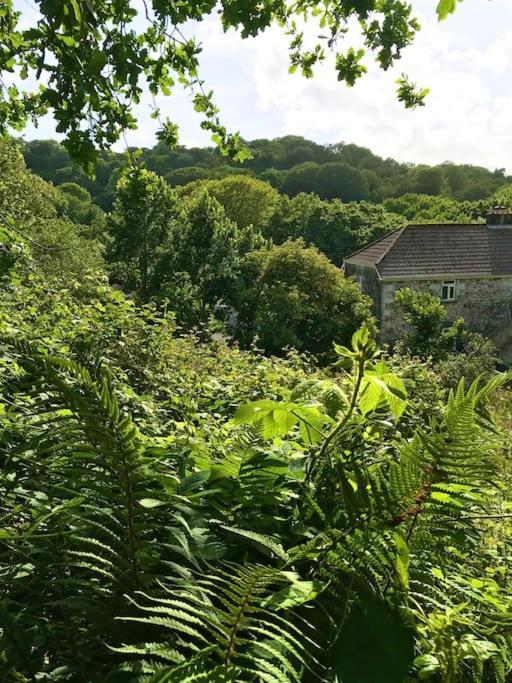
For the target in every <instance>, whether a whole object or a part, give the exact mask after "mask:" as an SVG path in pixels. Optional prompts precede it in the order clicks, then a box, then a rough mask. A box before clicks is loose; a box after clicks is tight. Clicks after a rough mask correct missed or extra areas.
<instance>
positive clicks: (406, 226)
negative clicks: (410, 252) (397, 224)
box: [375, 225, 410, 272]
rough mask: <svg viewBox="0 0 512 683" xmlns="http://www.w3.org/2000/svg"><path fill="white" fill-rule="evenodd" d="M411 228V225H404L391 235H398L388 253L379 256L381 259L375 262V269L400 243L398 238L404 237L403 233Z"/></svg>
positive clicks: (387, 250)
mask: <svg viewBox="0 0 512 683" xmlns="http://www.w3.org/2000/svg"><path fill="white" fill-rule="evenodd" d="M409 227H410V225H403V226H402V227H401V228H398V230H395V231H394V232H392V233H390V236H391V235H393V234H395V233H396V237H395V239H394V240H393V241H392V242H391V244H390V245H389V247H388V248H387V249H386V251H385V252H384V253H383V254H382V256H379V258H378V259H377V260H376V261H375V268H377V266H378V265H379V263H380V262H381V261H382V260H383V259H384V258H385V257H386V256H388V255H389V252H390V251H391V250H392V249H393V247H394V246H395V244H396V243H397V242H398V238H399V237H401V236H402V233H403V232H404V231H405V230H407V228H409ZM378 270H379V269H378V268H377V272H378Z"/></svg>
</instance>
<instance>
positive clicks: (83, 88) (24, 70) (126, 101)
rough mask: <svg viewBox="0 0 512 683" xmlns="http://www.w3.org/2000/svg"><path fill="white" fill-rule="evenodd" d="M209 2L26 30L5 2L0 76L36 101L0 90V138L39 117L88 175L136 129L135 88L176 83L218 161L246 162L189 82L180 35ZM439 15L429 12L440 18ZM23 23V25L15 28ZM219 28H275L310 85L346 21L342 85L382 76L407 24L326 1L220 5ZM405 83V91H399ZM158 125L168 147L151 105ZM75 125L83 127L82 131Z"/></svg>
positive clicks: (86, 7)
mask: <svg viewBox="0 0 512 683" xmlns="http://www.w3.org/2000/svg"><path fill="white" fill-rule="evenodd" d="M214 6H215V4H214V3H213V2H212V1H211V0H205V2H202V3H199V4H197V3H193V2H182V3H181V4H180V5H179V7H177V8H176V7H174V6H169V5H167V4H165V3H164V2H162V1H161V0H153V1H152V2H151V3H150V2H148V3H144V6H143V7H140V6H138V5H137V3H135V2H133V1H132V0H121V1H120V2H118V3H115V4H114V5H110V4H108V3H107V4H99V5H93V4H92V3H91V2H89V1H88V0H71V1H70V2H69V3H65V4H58V3H57V4H55V3H51V2H50V3H41V5H40V7H39V12H40V15H41V16H40V18H38V20H37V22H36V20H35V18H33V17H32V16H31V15H28V20H27V17H24V16H23V12H21V11H15V10H14V9H13V6H12V2H11V0H9V2H7V4H5V3H4V7H3V9H2V14H1V15H0V42H1V43H2V45H3V46H4V49H3V51H2V55H1V59H0V71H1V72H2V73H20V75H21V79H22V81H23V80H26V79H27V78H29V77H35V78H36V79H37V80H38V81H39V82H40V83H42V84H43V85H41V87H40V88H39V90H38V91H36V92H32V91H31V90H30V89H27V88H24V87H22V86H21V85H20V87H18V86H14V85H10V86H9V85H8V84H2V89H1V91H0V98H1V99H0V133H5V132H6V131H7V129H8V128H14V129H20V128H23V127H24V125H25V124H26V122H27V120H29V119H33V120H37V118H39V117H40V116H42V115H44V114H46V113H48V112H51V113H52V114H53V117H54V118H55V120H56V121H57V125H58V130H59V131H60V132H61V133H64V134H65V140H64V144H65V147H66V149H67V150H68V152H69V154H70V155H71V157H73V158H74V159H77V160H79V161H80V163H81V164H82V166H83V167H84V168H85V169H86V171H87V172H88V174H89V175H93V173H94V169H95V167H96V165H97V162H98V158H99V155H98V150H100V149H105V148H108V147H110V146H111V145H112V144H113V143H115V142H116V141H117V140H119V138H120V136H121V135H122V133H123V131H125V130H127V129H133V128H136V126H137V121H136V118H135V116H134V114H133V104H134V103H135V104H136V103H138V102H139V101H140V99H141V95H142V90H143V84H147V87H148V88H149V91H150V93H151V94H152V95H153V96H155V97H156V96H157V95H163V96H169V95H171V94H172V93H173V91H174V88H175V85H176V84H177V83H180V84H182V85H185V86H188V87H189V88H190V90H191V93H192V94H191V99H192V103H193V107H194V109H195V111H196V112H198V113H199V114H200V115H201V118H202V121H201V127H202V128H203V129H205V130H207V131H209V132H210V134H211V139H212V141H213V142H214V143H215V144H216V145H217V146H218V148H219V150H220V152H221V154H223V155H225V156H228V155H229V156H231V157H232V158H233V159H236V160H238V161H244V160H245V159H247V158H249V157H250V153H249V151H248V149H247V147H246V146H245V145H244V143H243V141H242V140H241V138H240V136H239V134H238V133H234V134H229V133H228V132H227V130H226V128H225V127H224V126H223V125H222V122H221V119H220V117H219V110H218V108H217V107H216V106H215V104H214V101H213V93H212V92H210V91H208V90H207V89H206V88H205V87H204V83H203V80H202V79H201V77H200V74H199V56H200V54H201V49H202V46H201V45H200V44H199V43H198V42H197V41H196V40H195V39H194V38H192V37H190V38H189V37H187V36H186V35H185V34H186V33H187V27H188V25H189V23H190V22H193V21H198V20H201V19H203V18H205V17H207V16H208V15H210V14H211V12H212V10H213V9H214ZM447 11H450V8H448V9H446V8H444V7H443V6H441V8H440V10H439V12H440V16H444V14H446V12H447ZM24 20H25V21H24ZM219 20H220V21H221V23H222V26H223V28H224V30H228V29H230V28H233V29H235V30H237V31H238V32H239V33H240V34H241V36H242V37H243V38H248V37H255V36H257V35H259V34H261V33H263V32H265V31H266V30H267V29H268V28H269V27H270V26H272V25H274V24H278V25H280V26H285V27H286V33H287V35H288V36H289V39H290V46H289V51H290V64H291V70H292V71H293V70H296V69H297V68H298V69H300V70H301V72H302V73H303V75H304V76H306V77H310V76H312V75H313V72H314V69H315V67H316V66H317V65H318V64H319V63H321V62H323V61H324V60H325V59H326V56H327V52H328V51H330V48H331V46H332V45H333V44H334V43H335V42H338V41H339V40H340V38H341V37H343V35H344V33H345V32H346V28H347V26H348V25H349V24H350V22H351V21H354V20H355V21H358V22H359V23H360V25H361V27H362V32H361V47H358V49H357V50H353V49H351V50H349V51H348V52H347V54H345V55H342V54H341V53H338V54H337V55H336V56H335V57H334V60H335V64H336V66H335V68H336V71H337V74H338V79H339V80H343V81H345V82H347V83H348V84H349V85H353V83H354V81H355V79H356V78H358V77H359V76H361V75H362V74H363V73H364V70H365V67H363V66H362V65H361V64H360V60H361V58H362V57H363V55H364V54H365V53H368V54H370V55H372V56H373V57H374V58H375V60H376V61H377V63H378V65H379V66H380V67H381V68H382V69H388V68H389V67H390V66H391V65H392V64H394V62H395V61H396V60H398V59H399V58H400V56H401V51H402V49H403V48H405V47H406V46H407V45H409V44H410V43H411V42H412V41H413V39H414V36H415V34H416V33H417V31H418V30H419V28H420V27H419V24H418V22H417V20H416V19H415V18H414V17H413V16H412V8H411V7H410V5H409V4H407V3H406V2H402V0H395V2H386V3H382V2H380V1H379V0H368V1H367V2H366V3H365V4H364V5H362V6H359V5H357V4H354V3H353V2H352V1H348V0H343V2H341V3H332V2H327V3H325V4H324V5H323V6H322V7H319V6H318V4H317V3H316V2H313V1H312V0H305V1H303V2H301V3H300V4H298V5H297V4H295V3H291V2H287V1H286V0H276V1H275V2H273V3H271V4H269V5H267V4H264V5H262V6H257V7H252V6H251V7H249V6H245V5H243V3H239V2H234V3H223V4H222V5H221V6H220V8H219ZM303 21H315V22H316V23H317V24H318V26H319V28H321V31H322V33H321V34H320V35H319V36H318V39H317V44H316V45H313V46H312V47H310V46H306V45H305V44H304V40H303V33H302V31H301V29H300V25H301V22H303ZM404 83H405V82H404ZM423 97H424V93H423V92H422V93H420V94H417V93H414V92H413V91H412V89H411V88H409V87H405V85H404V86H402V88H401V90H400V92H399V99H401V100H402V101H403V102H404V103H405V104H406V106H409V107H412V106H415V105H417V104H421V103H422V99H423ZM153 116H154V118H156V119H158V120H159V122H160V130H159V132H158V135H157V137H158V139H159V141H160V142H161V143H162V144H168V145H170V146H171V147H174V146H176V144H177V142H178V129H177V126H176V124H175V123H174V122H173V121H171V120H169V119H168V118H165V120H161V118H160V111H159V109H158V108H156V107H155V111H154V112H153ZM83 124H86V125H83Z"/></svg>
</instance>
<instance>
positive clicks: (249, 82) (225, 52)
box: [27, 0, 512, 172]
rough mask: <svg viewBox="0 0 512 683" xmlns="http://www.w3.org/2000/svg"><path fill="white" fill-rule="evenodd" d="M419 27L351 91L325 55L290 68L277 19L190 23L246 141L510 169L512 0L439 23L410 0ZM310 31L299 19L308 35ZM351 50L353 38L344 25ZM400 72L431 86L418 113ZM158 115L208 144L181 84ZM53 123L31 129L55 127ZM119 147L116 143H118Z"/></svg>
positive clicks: (423, 0) (161, 102)
mask: <svg viewBox="0 0 512 683" xmlns="http://www.w3.org/2000/svg"><path fill="white" fill-rule="evenodd" d="M413 4H414V8H415V10H416V11H417V12H418V13H419V15H420V20H421V23H422V31H421V32H420V34H418V36H417V38H416V41H415V43H414V45H413V46H412V47H410V48H408V49H407V50H405V51H404V53H403V58H402V59H401V60H400V62H398V63H397V67H396V69H392V70H390V71H389V72H382V71H381V70H380V69H379V68H378V67H377V66H376V65H375V64H373V63H372V62H371V60H367V66H368V69H369V72H368V74H367V75H366V76H365V77H363V78H362V79H361V80H360V81H359V82H358V83H357V85H356V86H355V87H354V88H347V87H346V86H345V85H343V84H340V83H338V81H337V79H336V75H335V72H334V69H333V65H332V61H329V62H328V63H326V64H325V65H324V66H321V67H320V68H319V69H318V71H317V73H316V75H315V78H314V79H310V80H307V79H304V78H303V77H301V76H300V75H298V74H295V75H290V74H289V73H288V51H287V38H286V36H284V35H283V32H282V31H281V30H280V29H279V28H272V29H270V30H269V31H267V32H266V33H265V34H263V35H262V36H259V37H258V38H256V39H247V40H242V39H241V38H240V37H239V35H237V34H236V33H235V32H234V31H229V32H228V33H224V31H223V30H222V27H221V25H220V22H219V21H218V19H217V17H216V16H215V15H212V16H211V17H209V18H207V19H206V20H205V21H203V22H201V23H199V24H195V25H190V26H187V27H186V32H187V33H188V34H189V35H190V34H194V35H195V36H196V37H197V38H198V40H199V41H200V42H202V44H203V54H202V57H201V60H200V63H201V73H202V76H203V78H204V80H205V81H206V84H207V87H208V88H211V89H213V90H214V91H215V99H216V101H217V103H218V104H219V106H220V108H221V112H222V118H223V121H224V123H225V125H226V126H227V127H228V128H229V129H231V130H240V131H241V133H242V135H243V136H244V137H246V138H249V139H250V138H254V137H275V136H279V135H287V134H296V135H303V136H304V137H307V138H310V139H313V140H317V141H319V142H323V143H328V142H338V141H345V142H355V143H357V144H359V145H364V146H366V147H369V148H371V149H372V150H373V151H375V152H376V153H378V154H380V155H382V156H385V157H388V156H389V157H393V158H396V159H398V160H401V161H412V162H425V163H441V162H443V161H446V160H452V161H455V162H458V163H471V164H478V165H482V166H487V167H490V168H495V167H505V168H508V169H509V170H510V171H511V172H512V164H511V163H510V162H509V157H510V156H511V154H512V129H511V127H510V111H511V108H512V95H509V94H508V88H507V87H506V81H505V79H506V77H507V75H508V73H509V72H510V69H511V67H512V28H508V27H509V26H512V6H511V5H512V3H510V0H493V2H492V3H487V2H485V3H484V2H483V1H481V2H480V3H477V2H470V1H469V0H467V2H465V3H462V5H461V6H460V7H459V9H458V10H457V12H456V14H455V15H454V16H452V17H450V18H449V19H448V20H447V21H445V22H443V23H442V24H439V23H438V22H437V20H436V18H435V13H434V6H435V3H434V2H433V0H414V2H413ZM316 32H317V28H316V27H315V26H314V25H311V24H310V25H308V26H307V27H306V33H307V34H308V35H309V37H310V38H311V39H313V38H314V37H315V34H316ZM346 45H347V47H348V46H349V45H357V35H356V33H355V32H353V31H351V32H349V34H348V36H347V39H346ZM403 71H405V72H406V73H408V74H409V75H410V77H411V78H412V80H413V81H415V82H417V83H418V84H419V85H421V86H428V87H430V88H431V93H430V95H429V97H428V101H427V105H426V107H424V108H421V109H417V110H415V111H408V110H405V109H404V108H403V105H401V104H400V103H399V102H398V101H397V99H396V83H395V80H396V78H397V77H398V76H399V75H400V73H402V72H403ZM157 104H158V106H159V107H160V108H161V110H162V115H163V116H170V117H171V118H172V119H174V120H176V121H177V122H178V123H179V124H180V128H181V132H182V142H184V143H185V144H188V145H204V144H208V143H209V137H208V134H207V133H205V132H204V131H202V130H201V129H200V125H199V124H200V119H199V117H198V115H197V114H195V113H194V112H193V110H192V107H191V104H190V99H189V96H188V95H187V93H185V92H183V91H177V93H176V94H175V95H174V96H173V97H171V98H163V97H162V98H158V99H157ZM151 105H152V101H151V99H150V98H149V97H146V98H144V100H143V102H142V105H140V106H138V107H137V108H136V114H137V116H138V118H139V123H140V126H139V130H138V131H135V132H130V133H129V134H128V135H127V139H128V142H129V144H130V145H143V146H151V145H152V144H154V139H155V138H154V134H155V130H156V123H155V122H154V121H153V120H152V119H151V118H150V116H149V114H150V108H151ZM51 128H52V126H51V120H48V119H46V120H45V121H44V123H43V126H42V129H41V131H37V130H29V131H28V134H27V137H38V136H41V133H42V132H43V131H44V134H45V135H49V134H51ZM118 148H120V149H121V148H122V144H120V145H119V146H118Z"/></svg>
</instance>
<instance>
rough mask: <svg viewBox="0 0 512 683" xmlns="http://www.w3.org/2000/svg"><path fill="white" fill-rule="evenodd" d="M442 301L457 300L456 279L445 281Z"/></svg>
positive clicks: (442, 289)
mask: <svg viewBox="0 0 512 683" xmlns="http://www.w3.org/2000/svg"><path fill="white" fill-rule="evenodd" d="M441 301H455V281H454V280H448V281H447V282H443V286H442V288H441Z"/></svg>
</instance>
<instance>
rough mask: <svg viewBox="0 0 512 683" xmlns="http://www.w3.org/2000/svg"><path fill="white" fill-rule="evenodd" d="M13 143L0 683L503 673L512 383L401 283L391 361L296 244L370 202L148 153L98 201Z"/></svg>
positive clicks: (2, 418) (364, 312) (458, 678)
mask: <svg viewBox="0 0 512 683" xmlns="http://www.w3.org/2000/svg"><path fill="white" fill-rule="evenodd" d="M0 149H1V155H2V157H1V158H2V159H3V162H2V163H3V167H2V168H3V174H2V183H4V187H6V188H8V191H7V192H4V193H2V198H3V202H4V204H3V205H2V216H3V224H2V233H1V237H2V252H1V253H2V258H1V260H0V267H1V283H0V338H1V360H0V382H1V387H2V390H1V393H2V402H1V404H0V406H1V408H0V423H1V431H0V433H1V450H0V457H1V463H2V467H1V470H0V488H1V493H2V504H1V512H2V520H3V524H2V530H1V532H0V557H1V564H0V566H1V572H2V588H1V589H0V671H1V677H2V678H3V679H4V680H6V681H11V680H12V681H27V683H28V681H33V680H45V679H47V680H52V681H58V680H62V681H84V683H85V682H86V681H91V680H105V681H109V680H112V681H114V680H126V681H154V682H155V683H156V681H163V680H166V681H180V682H183V681H187V680H190V681H192V680H197V681H201V680H204V681H215V680H219V681H221V680H222V681H233V682H234V681H237V682H238V681H251V683H257V682H260V681H271V682H272V683H273V682H274V681H279V682H282V683H287V682H292V681H303V682H305V683H306V682H308V681H315V680H325V681H331V682H332V683H335V681H339V680H343V681H354V683H364V682H365V681H368V682H370V681H375V680H382V681H384V683H385V681H388V680H389V681H390V683H397V682H398V681H404V682H405V681H415V680H431V681H433V683H437V682H438V681H439V682H441V683H445V682H449V683H453V682H462V681H478V680H484V681H492V680H497V681H506V680H507V677H508V676H509V675H510V673H511V672H512V661H511V659H510V651H511V646H512V643H511V642H510V623H509V622H510V620H509V618H508V614H509V612H510V603H511V600H512V586H511V584H510V578H509V575H510V571H509V560H508V557H509V555H510V547H509V538H510V524H509V512H508V510H509V509H510V505H511V504H512V503H511V501H510V496H509V493H508V492H509V490H510V487H509V486H508V485H507V484H506V482H507V481H508V480H509V478H510V476H511V475H510V464H509V461H508V455H507V454H508V451H507V450H506V447H505V441H504V435H502V430H503V429H508V423H507V422H506V420H504V418H503V410H504V409H503V405H502V403H500V401H501V402H503V401H509V397H508V390H507V389H504V388H502V387H504V385H505V384H506V382H507V379H508V378H507V375H501V374H498V373H496V372H495V370H494V367H493V356H492V349H491V348H490V347H488V346H485V347H483V348H484V350H485V353H480V355H479V349H481V348H482V339H481V338H477V337H476V336H474V335H473V333H470V332H468V331H465V330H464V329H463V328H462V327H461V326H457V336H456V339H455V337H453V339H454V340H455V342H456V344H458V345H459V346H460V347H464V348H463V349H462V352H460V351H459V352H457V353H456V352H455V351H454V350H453V348H454V347H453V345H452V346H449V345H448V344H445V345H439V340H440V338H444V337H443V334H445V333H442V332H441V333H440V329H441V328H442V325H443V318H444V313H443V312H444V309H443V308H442V307H439V304H438V303H437V302H436V301H435V300H434V299H430V298H428V300H427V299H425V297H423V296H421V295H419V294H414V293H412V292H409V293H407V292H402V294H401V297H402V299H403V301H402V306H403V307H404V310H405V312H406V316H408V317H407V320H408V322H409V324H410V325H411V329H412V332H413V335H412V336H410V337H408V338H407V339H406V340H405V342H404V343H405V344H407V349H405V348H404V347H402V349H399V348H398V349H397V350H395V352H394V354H393V355H389V356H385V355H383V354H382V353H380V352H379V350H378V348H377V346H376V344H375V342H374V330H373V325H374V323H373V319H372V317H371V313H370V307H369V301H368V300H367V299H366V297H364V296H363V295H362V294H361V293H360V291H359V289H358V287H357V285H356V283H355V282H353V281H352V280H349V279H345V278H344V276H343V275H342V273H341V271H340V270H339V269H338V268H337V267H335V266H334V265H333V264H332V263H330V261H329V260H328V258H327V257H326V256H325V255H324V254H322V253H321V252H320V251H319V250H318V249H317V248H316V247H314V246H308V243H307V242H306V241H304V235H308V234H309V235H311V234H312V232H309V233H308V230H310V231H312V227H311V226H313V225H317V226H324V227H323V231H320V229H319V232H318V241H319V242H320V243H321V244H326V243H327V242H326V241H325V239H326V238H325V237H324V235H326V234H328V233H327V229H328V228H327V226H329V225H335V226H340V227H339V228H336V230H337V232H334V233H333V234H339V240H340V241H339V242H338V244H339V245H340V246H339V247H338V249H339V252H338V253H340V254H341V253H343V252H342V250H343V248H344V247H343V246H341V245H342V244H344V243H349V244H353V243H350V239H354V240H358V239H359V240H365V239H367V236H368V234H369V233H368V232H366V231H367V230H368V228H367V227H365V224H364V223H363V222H362V221H364V219H365V216H368V215H370V216H372V215H373V214H372V209H371V207H370V205H366V204H361V205H348V206H347V205H344V204H342V203H341V202H339V201H335V202H332V203H324V202H323V201H322V200H320V199H319V198H317V197H311V196H309V195H298V196H297V197H296V198H294V199H287V198H283V197H281V196H279V195H276V194H272V193H271V192H270V191H267V189H266V186H265V187H264V188H263V187H261V186H260V185H258V182H259V181H254V180H252V179H251V180H250V183H254V185H247V186H245V185H243V184H242V185H240V183H239V180H238V179H237V180H236V181H235V180H234V181H233V182H232V183H231V184H229V185H228V186H227V187H228V189H229V192H228V191H227V190H226V193H225V194H222V193H221V191H220V190H219V185H213V186H212V185H209V183H210V181H208V182H206V183H201V184H199V185H195V186H194V187H193V188H190V191H188V190H187V192H185V193H183V194H182V193H178V192H176V191H175V190H173V189H172V188H170V186H169V185H168V184H167V182H166V181H165V180H164V179H163V178H161V177H160V176H158V175H157V174H155V173H154V172H152V171H150V170H148V169H147V168H145V167H144V166H143V165H142V164H137V165H135V166H130V167H128V168H127V169H126V170H123V171H122V173H121V174H120V176H119V178H120V179H119V182H118V188H117V197H116V200H115V204H114V210H113V211H112V212H111V213H110V214H108V215H107V216H105V215H104V214H103V212H102V211H101V210H100V209H99V208H97V207H95V205H94V204H91V202H90V197H89V195H88V194H87V193H86V192H85V191H84V190H83V189H82V188H79V187H77V186H76V185H74V184H73V183H68V184H65V185H64V187H63V188H62V189H61V186H59V187H54V186H52V185H48V184H45V181H43V180H38V179H37V177H36V176H34V175H33V174H32V173H31V172H30V171H27V169H26V168H25V167H24V164H23V160H22V158H21V156H20V154H19V152H18V150H17V148H16V145H14V144H13V143H11V142H9V141H5V142H3V143H2V146H1V147H0ZM214 182H217V181H214ZM219 183H220V181H219ZM220 187H221V189H224V188H223V186H222V184H221V183H220ZM240 187H247V188H251V189H253V190H254V193H255V196H258V195H257V193H258V192H260V190H261V191H263V190H264V192H263V194H262V195H260V196H261V197H262V198H263V197H267V198H269V197H274V199H275V202H276V212H278V211H281V212H282V213H284V211H285V210H289V211H290V214H289V215H293V214H292V211H293V212H295V215H297V216H301V217H302V219H303V222H302V223H300V222H299V221H297V222H294V221H292V220H291V219H290V223H289V224H290V225H296V232H295V233H292V234H293V236H294V237H296V239H291V240H290V239H288V240H286V241H283V239H279V237H278V235H279V234H281V235H283V236H284V233H279V232H278V231H277V229H276V227H275V226H276V225H277V220H276V219H275V217H274V219H272V220H270V221H269V220H267V218H265V219H263V218H262V219H261V221H260V222H259V225H258V221H257V220H254V219H251V221H252V220H254V223H256V225H255V224H254V223H252V222H249V221H248V220H245V219H244V216H243V215H239V216H238V217H236V218H235V214H234V213H231V214H230V215H228V213H227V210H226V209H225V208H224V206H223V204H222V201H225V202H226V204H227V205H228V200H227V199H226V197H229V199H230V201H231V202H232V204H231V207H232V208H231V211H234V210H235V207H236V206H237V204H236V197H237V193H239V192H240V191H241V190H240ZM248 191H249V190H248ZM10 197H12V198H13V199H12V200H11V203H9V198H10ZM301 206H302V207H310V211H309V212H308V211H307V210H306V208H303V210H301V208H300V207H301ZM257 208H258V201H257V200H256V199H255V200H254V203H253V204H252V205H251V206H250V212H251V214H250V215H251V216H253V217H254V216H258V215H259V216H260V217H261V216H263V215H264V213H263V211H264V209H265V208H267V206H266V205H265V207H261V211H260V212H259V213H258V211H257V210H256V209H257ZM375 210H376V211H377V212H380V213H378V214H375V215H380V216H384V215H385V214H384V213H383V212H384V211H385V210H384V209H382V208H380V207H377V208H376V209H375ZM388 215H389V216H391V214H388ZM72 219H74V220H80V221H82V222H80V223H75V222H73V221H72ZM390 220H391V219H390ZM265 221H267V222H265ZM56 225H65V226H67V227H66V230H67V232H66V233H62V234H61V239H60V242H59V243H57V242H56V239H55V232H54V230H55V226H56ZM259 226H261V227H262V229H263V226H265V228H264V230H263V232H264V234H262V232H261V230H260V228H259ZM300 226H305V227H300ZM342 226H345V227H342ZM50 227H51V230H50ZM274 240H275V241H274ZM322 240H323V241H322ZM75 245H76V249H77V254H76V256H72V255H71V254H69V253H68V252H69V251H70V250H71V249H74V248H75ZM94 249H97V256H96V257H94V258H92V255H93V254H94ZM102 253H103V254H104V258H105V260H103V257H102V255H101V254H102ZM57 264H58V265H59V267H58V268H57ZM107 274H109V276H110V278H112V280H113V281H117V282H118V283H120V284H121V285H122V287H119V285H115V286H112V285H110V284H109V283H108V279H107V277H106V275H107ZM122 289H124V290H125V292H126V293H125V292H123V291H121V290H122ZM358 328H359V329H358ZM230 331H231V335H235V336H237V337H238V339H239V342H240V343H241V345H242V347H244V348H239V347H237V346H236V344H235V343H234V341H233V340H232V339H231V337H230ZM254 341H255V342H256V343H257V344H258V345H259V346H261V347H262V348H263V349H264V350H265V351H266V353H267V354H268V353H269V352H277V353H279V354H280V357H276V356H271V355H264V354H262V352H260V351H257V350H256V348H254V346H251V345H252V343H253V342H254ZM434 342H436V344H434ZM455 342H454V343H455ZM244 349H245V350H244ZM300 351H308V352H309V354H310V355H300V353H299V352H300ZM311 354H313V355H311ZM418 355H419V356H421V360H419V359H418ZM482 371H484V372H485V375H486V379H485V381H484V380H483V379H482V378H481V373H482ZM464 375H468V376H469V377H470V378H475V379H474V381H472V379H471V380H470V383H466V382H464V380H461V379H460V378H461V376H464ZM449 387H453V388H452V389H449ZM498 396H499V397H500V398H499V399H498ZM497 406H499V408H497ZM494 411H495V412H496V422H495V421H494V420H493V413H494Z"/></svg>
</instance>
